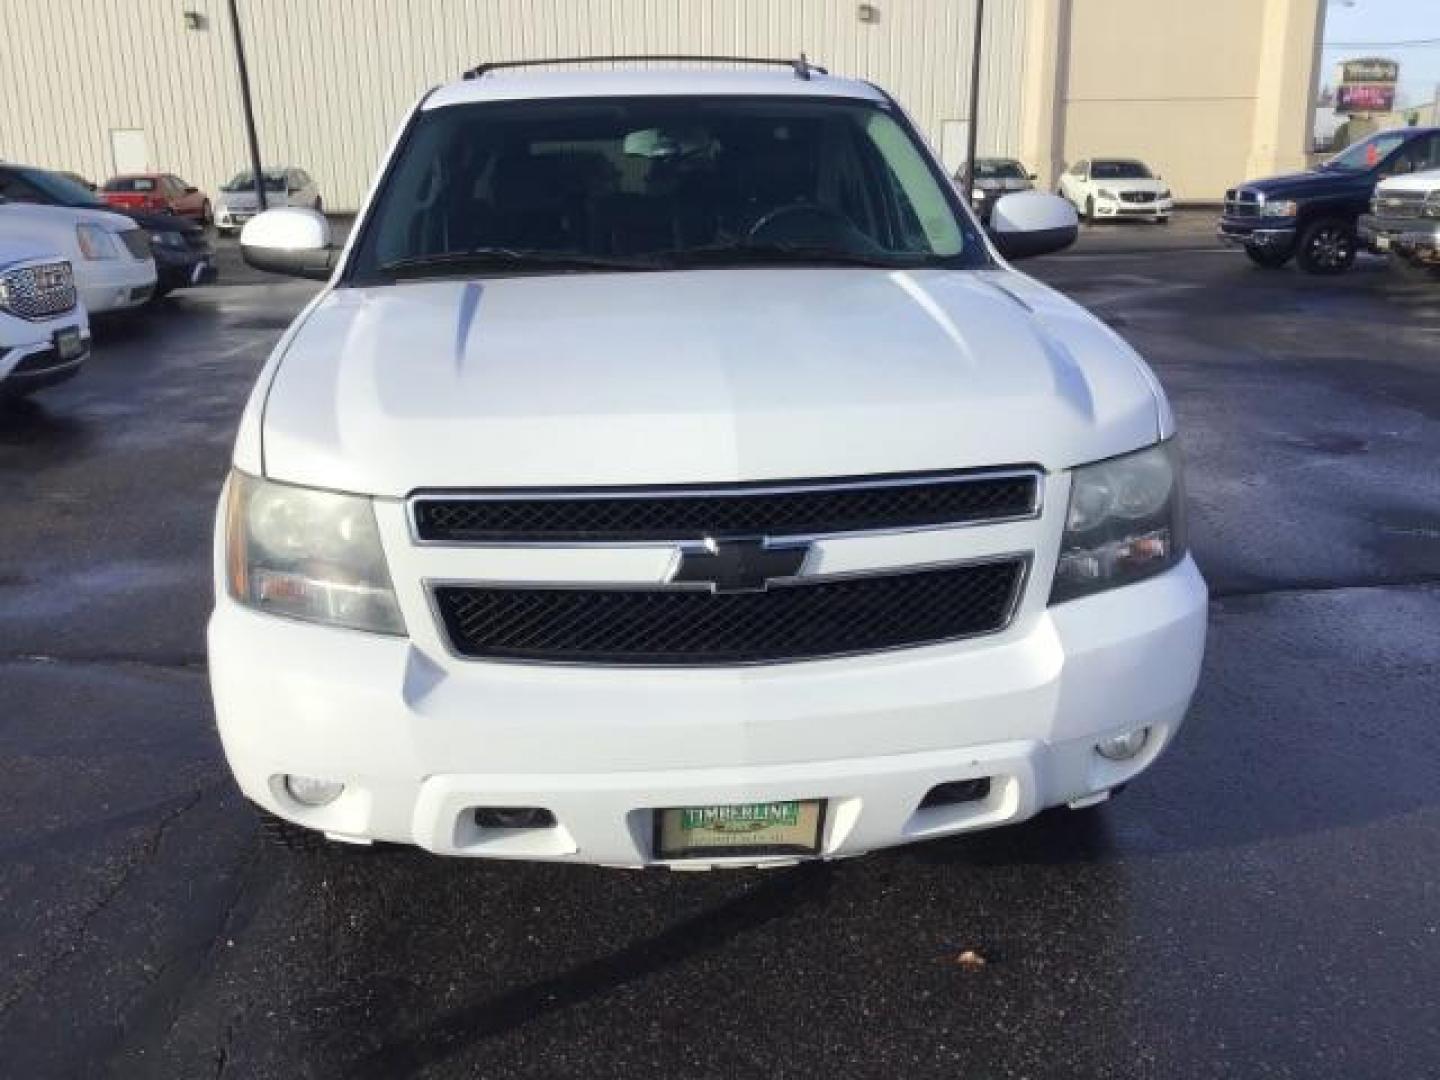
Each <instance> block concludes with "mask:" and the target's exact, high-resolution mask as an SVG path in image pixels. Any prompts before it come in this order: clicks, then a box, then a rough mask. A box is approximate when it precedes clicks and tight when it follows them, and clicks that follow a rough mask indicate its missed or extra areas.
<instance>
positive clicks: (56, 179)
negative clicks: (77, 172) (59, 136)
mask: <svg viewBox="0 0 1440 1080" xmlns="http://www.w3.org/2000/svg"><path fill="white" fill-rule="evenodd" d="M0 196H3V197H4V198H6V199H9V200H10V201H11V202H28V203H53V204H55V205H57V206H78V207H86V208H93V209H96V210H109V209H110V204H109V203H107V202H105V200H104V199H102V198H100V197H99V196H98V195H96V194H95V192H93V191H91V190H90V189H89V188H87V187H85V186H84V185H83V184H77V183H76V182H75V181H73V180H69V179H67V178H66V177H63V176H61V175H60V174H59V173H52V172H49V171H47V170H45V169H26V168H17V167H15V166H5V165H0Z"/></svg>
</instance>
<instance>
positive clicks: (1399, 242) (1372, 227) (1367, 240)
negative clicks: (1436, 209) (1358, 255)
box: [1355, 214, 1440, 262]
mask: <svg viewBox="0 0 1440 1080" xmlns="http://www.w3.org/2000/svg"><path fill="white" fill-rule="evenodd" d="M1355 231H1356V233H1357V234H1358V235H1359V237H1360V242H1361V243H1363V244H1364V245H1365V246H1366V248H1368V249H1369V250H1370V251H1373V252H1375V253H1377V254H1384V253H1387V252H1392V251H1393V252H1395V253H1396V254H1397V255H1402V256H1405V257H1406V258H1418V259H1420V260H1422V261H1424V262H1433V261H1436V260H1440V221H1431V220H1426V219H1424V218H1382V217H1376V216H1375V215H1373V214H1363V215H1361V217H1360V220H1359V221H1358V222H1357V223H1356V226H1355Z"/></svg>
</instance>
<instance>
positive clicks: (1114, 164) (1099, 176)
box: [1090, 161, 1150, 180]
mask: <svg viewBox="0 0 1440 1080" xmlns="http://www.w3.org/2000/svg"><path fill="white" fill-rule="evenodd" d="M1090 179H1091V180H1149V179H1150V170H1149V169H1147V168H1146V167H1145V166H1144V165H1142V164H1141V163H1140V162H1138V161H1096V162H1094V163H1093V164H1091V166H1090Z"/></svg>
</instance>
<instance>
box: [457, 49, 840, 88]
mask: <svg viewBox="0 0 1440 1080" xmlns="http://www.w3.org/2000/svg"><path fill="white" fill-rule="evenodd" d="M650 60H667V61H679V62H684V63H691V64H694V63H706V64H769V65H772V66H776V67H788V68H789V69H790V70H791V71H793V72H795V77H796V78H797V79H804V80H805V81H806V82H809V81H810V77H811V76H812V75H828V74H830V73H829V72H828V71H827V70H826V69H825V68H823V67H820V66H819V65H818V64H812V63H810V61H809V60H807V59H806V58H805V54H804V53H803V52H802V53H801V54H800V55H799V57H797V58H796V59H793V60H784V59H779V58H769V57H759V56H687V55H685V54H683V53H675V54H665V53H657V54H653V55H639V56H557V57H554V58H553V59H549V60H492V61H489V62H488V63H484V64H480V65H479V66H477V67H473V68H471V69H470V70H469V71H467V72H465V78H467V79H483V78H484V77H485V76H486V75H489V74H490V73H491V72H493V71H501V70H503V69H505V68H525V67H543V66H545V65H548V64H635V63H643V62H645V61H650Z"/></svg>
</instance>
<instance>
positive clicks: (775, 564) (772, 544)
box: [670, 536, 810, 593]
mask: <svg viewBox="0 0 1440 1080" xmlns="http://www.w3.org/2000/svg"><path fill="white" fill-rule="evenodd" d="M809 554H810V545H809V544H808V543H806V542H804V541H800V540H796V541H785V540H767V539H765V538H764V537H763V536H744V537H738V538H735V539H730V540H706V541H705V542H704V543H703V544H696V545H693V546H687V547H683V548H681V549H680V563H679V565H678V566H677V567H676V568H675V573H674V575H673V576H672V577H671V578H670V581H671V583H672V584H676V585H709V586H710V588H711V590H712V591H713V592H717V593H743V592H764V591H765V589H766V588H768V587H769V585H770V583H771V582H772V581H779V580H783V579H785V578H793V577H796V576H798V575H799V573H800V568H801V567H802V566H804V565H805V557H806V556H807V555H809Z"/></svg>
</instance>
